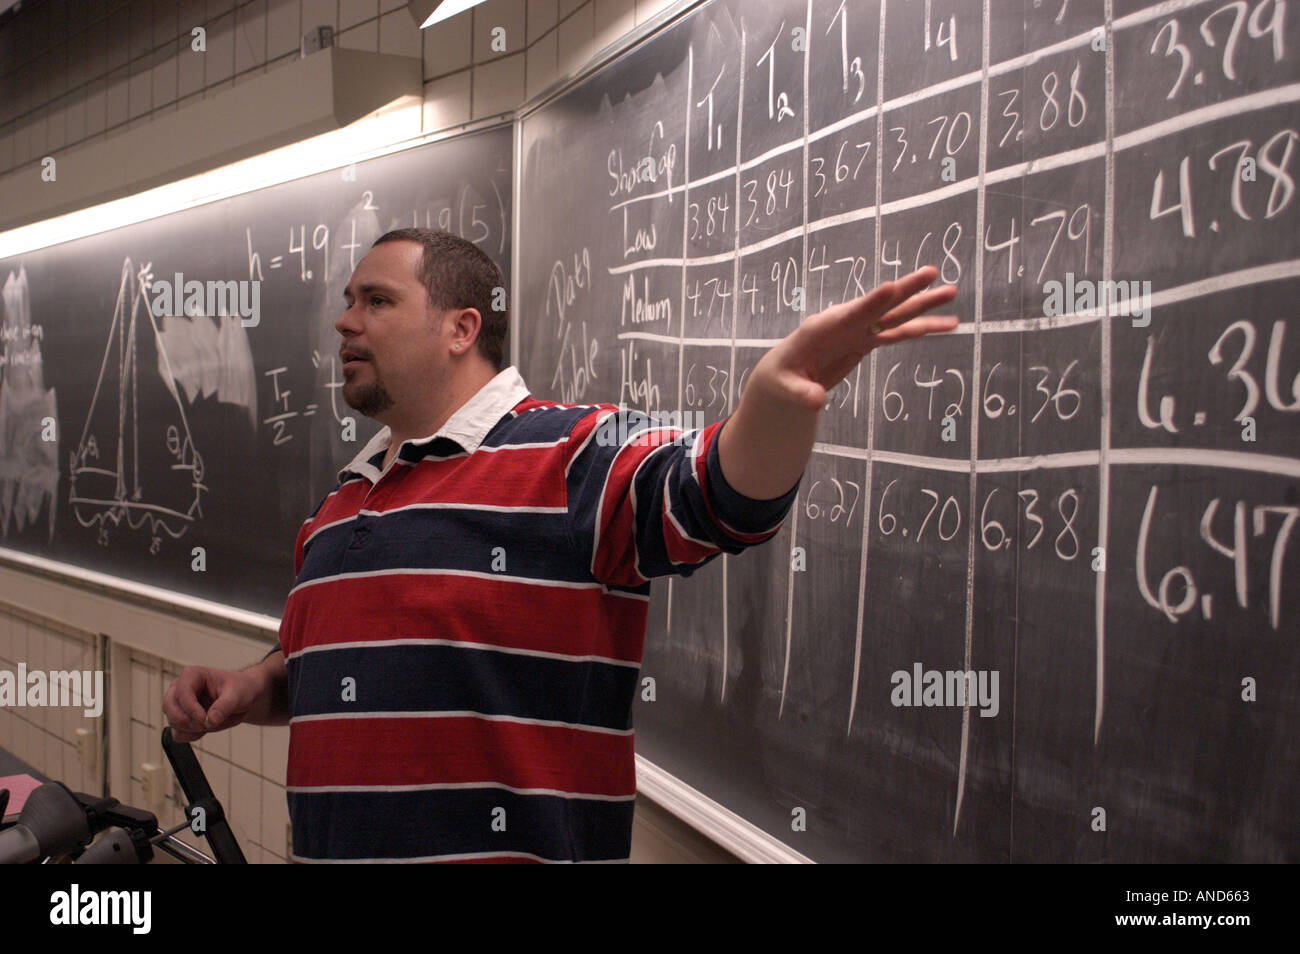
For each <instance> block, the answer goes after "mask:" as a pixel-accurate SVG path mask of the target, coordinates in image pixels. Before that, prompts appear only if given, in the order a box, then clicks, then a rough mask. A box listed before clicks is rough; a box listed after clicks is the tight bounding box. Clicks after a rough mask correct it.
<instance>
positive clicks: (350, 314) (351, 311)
mask: <svg viewBox="0 0 1300 954" xmlns="http://www.w3.org/2000/svg"><path fill="white" fill-rule="evenodd" d="M359 312H360V309H359V308H358V307H357V306H356V304H355V303H353V304H351V305H348V307H347V308H346V309H345V310H344V311H343V314H341V315H339V316H338V318H336V319H335V320H334V330H335V331H337V332H338V333H339V334H341V335H349V334H353V335H355V334H358V333H359V332H360V331H361V318H360V314H359Z"/></svg>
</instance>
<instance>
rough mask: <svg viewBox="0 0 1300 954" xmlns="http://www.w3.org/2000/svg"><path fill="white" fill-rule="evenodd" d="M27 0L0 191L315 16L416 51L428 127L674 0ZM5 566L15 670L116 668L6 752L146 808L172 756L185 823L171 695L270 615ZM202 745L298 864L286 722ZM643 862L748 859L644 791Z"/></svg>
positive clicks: (258, 646) (152, 113)
mask: <svg viewBox="0 0 1300 954" xmlns="http://www.w3.org/2000/svg"><path fill="white" fill-rule="evenodd" d="M25 5H26V6H27V10H26V11H24V13H23V15H22V16H20V17H18V18H15V19H14V20H12V21H11V22H10V23H9V24H8V25H7V26H6V27H0V189H3V187H4V186H5V185H6V178H5V177H6V174H9V175H12V174H13V173H15V171H18V170H20V169H21V167H23V166H25V165H27V164H30V163H34V162H38V161H39V160H40V159H41V157H43V156H47V155H51V154H58V155H63V154H66V153H68V152H69V151H71V150H74V149H76V148H79V147H86V146H90V145H92V144H95V143H98V142H101V141H103V140H105V139H106V138H108V137H113V136H120V135H123V134H125V133H126V132H128V131H130V130H134V129H138V128H141V127H143V126H146V125H147V124H149V123H151V122H155V121H156V120H158V119H159V118H160V117H162V116H164V115H166V114H168V113H170V112H173V111H175V110H179V109H184V108H185V107H186V106H188V105H190V104H193V103H195V102H197V101H199V100H202V99H205V98H208V97H213V96H219V95H220V94H221V93H222V92H224V91H226V90H229V89H232V88H233V87H234V86H236V85H238V84H240V83H244V82H247V81H249V80H250V79H253V78H255V77H259V76H262V75H264V74H267V73H270V72H274V71H275V70H276V69H279V68H281V67H283V66H285V65H287V64H290V63H292V62H294V61H295V60H296V59H297V57H298V55H299V54H298V49H299V39H300V37H301V35H302V34H303V33H304V32H307V31H309V30H310V29H311V28H313V27H315V26H318V25H329V26H331V27H333V28H334V30H335V33H336V37H335V42H336V44H337V45H339V46H342V47H351V48H356V49H362V50H367V51H370V52H380V53H393V54H399V55H404V56H411V57H420V58H421V61H422V64H423V79H424V87H423V88H424V97H423V111H422V125H423V131H424V132H426V133H428V132H436V131H439V130H444V129H449V128H454V127H455V126H457V125H459V124H462V123H467V122H471V121H474V120H477V119H481V118H484V117H489V116H493V115H496V114H499V113H502V112H509V111H512V110H514V109H516V108H517V107H518V106H520V105H521V104H523V103H524V102H526V101H527V100H529V99H530V98H532V97H534V96H536V95H537V94H538V93H540V92H541V91H543V90H545V89H546V88H547V87H548V86H550V85H551V84H552V83H554V82H555V81H556V80H557V79H559V78H560V77H562V76H564V75H566V74H569V73H572V72H576V71H577V70H579V69H581V67H582V66H583V64H585V63H587V62H589V61H590V60H591V58H592V57H593V55H594V54H596V53H597V52H598V51H600V50H602V49H604V48H605V47H607V46H609V45H610V44H616V43H618V42H619V41H620V39H621V38H623V37H625V36H626V34H628V33H629V31H632V30H633V29H634V28H635V27H636V26H637V25H639V24H641V23H644V22H645V21H646V20H647V19H648V18H650V17H652V16H654V15H656V14H658V13H660V12H661V11H663V10H664V9H665V8H666V7H669V6H672V5H673V2H672V0H585V2H580V0H526V2H525V0H489V2H487V3H485V4H483V5H482V6H480V7H477V8H475V9H473V10H471V11H468V12H466V13H463V14H461V15H459V16H457V17H455V18H453V19H451V20H449V21H446V22H444V23H442V24H440V25H439V26H438V28H437V29H436V30H426V31H424V34H423V35H421V34H420V32H419V31H418V30H417V29H416V28H415V26H414V23H413V21H412V19H411V17H410V14H409V13H407V11H406V9H405V4H404V3H403V2H402V0H252V2H248V3H236V2H235V0H206V2H205V0H104V2H102V3H84V2H80V0H27V3H26V4H25ZM197 25H203V26H204V27H205V28H206V30H207V52H206V53H205V54H204V55H203V56H202V57H197V56H192V55H186V54H187V53H188V52H189V48H190V29H191V28H192V27H193V26H197ZM495 26H504V27H505V28H506V37H507V50H506V51H505V52H501V53H498V52H494V51H493V50H492V49H491V48H490V45H489V44H490V38H491V37H490V30H491V29H492V28H493V27H495ZM516 37H522V38H523V41H524V42H523V44H522V46H521V45H520V44H519V43H518V42H517V41H516V40H515V39H514V38H516ZM12 182H13V180H12V179H10V180H9V183H10V184H12ZM289 558H290V555H289V554H286V559H289ZM3 564H4V561H2V560H0V669H8V670H10V671H14V670H16V667H17V664H18V663H19V662H25V663H26V664H27V666H28V668H29V669H41V670H51V669H88V668H94V667H96V666H97V667H99V668H103V669H104V670H105V671H106V674H107V680H106V681H107V682H108V684H109V687H108V689H107V690H106V691H107V693H108V697H109V698H108V701H107V704H106V709H105V713H104V716H103V717H102V718H101V719H87V718H85V717H84V716H83V715H82V714H81V712H80V710H72V709H51V708H33V709H17V708H0V749H4V750H7V751H8V752H10V753H12V754H14V755H16V756H17V757H18V758H20V759H22V760H23V761H25V762H27V763H28V764H30V765H32V766H33V767H35V768H36V769H37V770H39V771H41V772H43V773H45V774H47V775H49V776H50V777H53V778H57V779H60V780H62V781H64V782H65V783H67V784H68V785H69V786H70V787H72V788H74V789H76V790H81V791H89V792H94V791H103V792H106V793H108V794H112V795H114V796H116V797H118V798H121V799H123V800H124V801H127V802H129V803H131V804H135V805H144V804H146V801H147V800H148V795H147V793H146V791H145V787H144V786H145V778H144V776H145V774H146V771H147V770H146V769H145V766H146V765H157V766H159V767H161V768H162V776H161V777H162V778H163V779H164V784H163V785H162V786H159V787H160V788H162V789H163V791H162V792H161V793H159V796H158V801H157V802H156V803H155V808H156V811H157V814H158V815H159V818H160V822H161V823H163V824H164V825H166V824H175V823H176V822H179V821H180V820H181V816H180V809H179V807H178V804H177V801H176V795H175V794H174V791H173V787H172V781H171V779H172V776H171V773H170V771H169V769H168V768H167V767H166V761H165V759H164V757H163V755H162V752H161V746H160V744H159V732H160V730H161V727H162V724H163V719H162V711H161V700H162V694H163V692H164V691H165V690H166V688H167V686H168V685H169V684H170V682H171V680H172V679H173V678H174V677H175V675H176V674H177V673H178V672H179V671H180V669H181V668H182V667H183V666H185V665H189V664H199V663H201V664H204V665H213V666H224V667H231V668H238V667H242V666H244V665H247V664H249V663H251V662H254V661H256V659H257V658H258V657H259V656H260V655H261V654H262V653H264V652H265V649H266V647H267V645H269V644H270V643H272V642H273V641H274V627H273V625H271V624H270V623H267V624H264V625H263V626H261V627H260V631H259V627H258V626H257V625H247V626H243V627H238V628H234V627H225V626H223V625H222V623H221V621H220V620H219V619H217V618H215V617H212V616H207V615H204V614H201V613H200V614H195V613H193V612H185V611H180V610H175V609H171V608H169V607H168V606H167V605H166V604H165V603H161V602H158V601H151V600H148V599H142V598H140V597H131V596H124V595H122V594H120V593H114V592H113V591H112V590H111V589H108V588H104V587H98V586H94V587H92V586H85V585H78V584H75V583H71V582H69V581H67V580H66V579H64V580H60V579H58V578H56V577H52V576H50V575H49V574H48V573H33V572H30V571H28V570H25V569H22V568H18V567H15V566H14V565H12V564H8V565H3ZM236 630H238V631H236ZM86 728H89V729H91V730H92V732H91V735H92V739H91V740H89V741H88V742H84V743H83V746H82V749H83V751H84V750H85V749H86V748H90V749H91V750H92V757H91V758H90V760H89V761H90V764H89V765H87V764H85V762H83V759H82V757H80V756H79V755H78V751H77V739H78V736H77V730H78V729H86ZM197 748H198V749H199V751H200V759H201V761H202V763H203V766H204V770H205V772H206V773H207V775H208V777H209V780H210V781H211V783H212V787H213V790H214V792H215V793H216V795H217V797H218V798H219V799H221V801H222V803H223V805H224V806H225V807H226V810H227V812H228V814H229V815H230V817H231V821H232V827H233V828H234V830H235V834H236V837H237V838H238V839H239V841H240V843H241V846H242V847H243V849H244V851H245V854H246V855H247V856H248V859H249V861H251V862H264V863H278V862H283V861H284V860H285V857H286V852H287V848H286V831H285V827H286V825H287V822H288V816H287V810H286V807H285V799H284V764H285V758H286V756H287V751H288V729H287V728H279V727H258V726H240V727H237V728H235V729H234V730H231V731H229V732H221V733H217V734H215V735H213V736H211V737H209V738H207V739H204V740H203V741H202V742H200V743H198V745H197ZM632 860H633V861H634V862H636V861H735V860H736V859H735V858H734V857H733V856H732V855H730V854H729V853H728V852H726V851H725V850H724V849H722V848H721V847H719V846H717V845H715V844H714V843H713V842H711V841H710V840H709V839H707V838H705V837H703V836H702V835H700V834H699V833H698V832H696V831H695V830H694V829H693V828H691V827H689V826H688V825H686V824H684V823H683V822H681V821H680V820H679V819H677V818H676V817H675V816H673V815H672V814H670V813H668V812H666V811H665V810H663V809H661V808H659V807H658V806H656V805H654V804H653V803H650V802H648V801H647V800H645V799H644V798H640V797H639V798H638V803H637V814H636V824H635V828H634V834H633V846H632Z"/></svg>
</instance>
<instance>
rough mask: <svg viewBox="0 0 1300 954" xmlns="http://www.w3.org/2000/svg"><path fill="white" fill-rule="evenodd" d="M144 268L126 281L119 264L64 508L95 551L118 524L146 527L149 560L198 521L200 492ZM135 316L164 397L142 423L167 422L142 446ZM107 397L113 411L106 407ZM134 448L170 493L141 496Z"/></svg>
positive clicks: (198, 459)
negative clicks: (93, 537)
mask: <svg viewBox="0 0 1300 954" xmlns="http://www.w3.org/2000/svg"><path fill="white" fill-rule="evenodd" d="M152 268H153V263H152V262H146V263H145V264H144V265H142V266H141V267H140V270H139V272H136V273H133V272H132V265H131V259H130V258H127V259H126V260H125V261H124V262H123V263H122V280H121V285H120V286H119V288H118V292H117V302H116V304H115V305H114V307H113V324H112V326H111V327H110V328H109V332H108V341H107V342H106V344H105V347H104V360H103V361H102V362H101V364H100V367H99V379H98V380H97V381H96V382H95V391H94V395H93V396H92V398H91V401H90V410H89V412H88V413H87V414H86V426H85V428H84V429H83V430H82V432H81V440H80V441H79V442H78V444H77V449H76V450H75V451H74V452H73V453H72V461H71V469H70V484H71V490H70V493H69V496H70V501H69V502H70V503H71V504H72V510H73V513H74V514H75V515H76V518H77V521H78V522H79V523H80V524H81V525H82V526H83V527H98V530H99V543H100V545H101V546H107V545H108V536H109V528H110V527H112V528H116V527H120V526H121V525H122V524H124V523H125V524H126V526H127V527H129V528H130V529H132V530H138V529H139V528H140V527H142V526H145V525H146V524H147V525H148V528H149V531H150V532H151V533H152V535H153V542H152V545H151V547H150V552H152V553H156V552H158V546H159V543H160V542H161V534H162V533H166V534H167V535H168V536H169V537H171V538H172V539H178V538H180V537H181V536H183V535H184V533H185V531H186V530H188V529H189V527H190V525H191V524H193V522H194V521H195V520H196V519H198V518H200V517H202V516H203V511H202V508H201V503H202V498H203V494H204V492H205V491H206V490H207V487H206V486H205V485H204V484H203V457H202V456H201V455H200V454H199V452H198V450H197V449H196V448H195V447H194V442H193V439H192V435H191V434H190V428H189V423H188V421H187V420H186V418H185V408H184V402H182V401H181V399H180V395H179V394H178V393H177V391H176V386H175V383H174V375H173V374H172V370H171V365H170V363H169V362H168V360H167V351H166V349H165V348H164V346H163V342H162V339H161V336H160V335H159V331H158V326H157V325H156V324H155V323H154V317H153V314H152V312H151V311H150V309H149V300H148V298H147V296H146V293H147V291H148V289H149V286H150V283H151V281H152V278H153V275H152ZM141 312H143V313H144V315H145V316H146V317H147V318H148V319H149V328H150V329H151V330H152V333H153V341H154V345H155V347H156V348H157V353H158V374H159V377H160V378H161V380H162V383H163V384H164V385H165V386H166V388H167V391H168V393H169V394H170V396H171V401H170V403H169V402H166V401H165V400H164V401H163V406H162V407H161V408H152V407H151V413H150V417H151V419H152V420H154V421H156V420H157V419H158V418H159V417H162V418H163V419H164V420H166V419H168V418H172V419H173V423H169V424H167V426H166V429H165V432H164V433H163V434H162V435H159V434H157V433H156V429H155V432H154V433H153V434H152V435H150V434H146V437H145V441H146V443H145V444H144V445H141V442H140V440H141V439H140V415H139V403H140V398H139V390H140V383H141V378H140V364H139V361H138V357H137V350H138V343H137V339H136V327H137V325H136V323H137V319H138V317H139V316H140V314H141ZM114 396H116V398H117V405H116V408H114V407H113V405H112V401H113V398H114ZM160 411H161V413H159V412H160ZM114 412H116V413H114ZM142 447H143V449H144V451H145V453H146V459H147V460H149V461H151V462H153V461H156V462H157V464H156V466H165V467H166V468H167V469H170V470H171V471H173V472H175V473H176V474H177V480H176V481H175V483H174V485H172V486H168V487H155V486H150V487H149V488H147V491H146V487H145V486H144V485H143V484H142V483H141V481H140V456H141V450H142ZM146 473H147V474H148V475H149V476H150V478H151V479H152V480H155V481H160V478H158V477H157V476H156V473H157V472H156V470H154V469H152V468H147V469H146ZM160 482H161V481H160ZM169 498H170V499H169Z"/></svg>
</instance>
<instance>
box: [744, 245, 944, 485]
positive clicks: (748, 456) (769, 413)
mask: <svg viewBox="0 0 1300 954" xmlns="http://www.w3.org/2000/svg"><path fill="white" fill-rule="evenodd" d="M938 274H939V273H938V271H937V270H936V269H934V268H933V267H930V266H927V267H926V268H923V269H921V270H920V271H917V272H913V273H912V274H910V275H906V276H904V277H903V278H900V279H899V280H898V281H895V282H885V283H884V284H883V285H880V286H879V287H877V288H874V289H872V290H871V291H870V292H868V293H867V294H865V295H863V296H862V297H861V298H855V299H854V300H853V301H849V302H845V303H844V304H842V305H836V306H834V307H832V308H828V309H826V310H825V311H823V312H819V313H817V314H815V315H812V316H811V317H809V318H808V319H807V320H806V321H804V322H803V323H802V324H801V325H800V326H799V327H798V328H796V329H795V330H794V331H793V332H791V333H790V334H789V335H787V336H786V337H785V338H783V339H782V340H781V341H779V342H777V344H776V345H774V346H773V347H772V349H771V350H770V351H768V352H767V354H765V355H763V357H762V359H760V360H759V362H758V364H756V365H755V366H754V370H753V371H752V372H751V373H750V375H749V380H748V381H747V382H746V384H745V393H744V395H743V396H742V397H741V399H740V404H739V406H738V407H737V408H736V412H735V413H734V414H732V415H731V417H730V418H728V419H727V425H726V427H724V428H723V429H722V433H721V434H720V435H719V436H718V459H719V463H720V464H721V465H722V473H723V476H724V477H725V478H726V480H727V483H728V484H730V485H731V487H732V488H734V489H735V490H736V491H737V492H739V493H741V494H744V495H745V496H747V497H752V498H754V499H756V500H771V499H773V498H775V497H780V496H781V495H783V494H785V493H786V492H787V491H789V490H790V488H791V487H793V486H794V485H795V484H796V483H797V482H798V480H799V478H800V476H801V475H802V474H803V471H804V468H805V467H806V466H807V464H808V458H809V456H810V455H811V454H812V446H813V442H814V440H815V439H816V433H817V415H818V414H819V413H820V412H821V410H822V408H823V407H824V406H825V403H826V392H827V391H829V390H830V389H831V388H833V387H835V385H836V384H838V383H839V382H840V381H842V380H843V379H844V378H845V377H846V376H847V375H848V374H849V372H851V371H852V370H853V369H854V368H856V367H857V366H858V362H860V361H861V360H862V359H863V358H864V357H866V356H867V355H868V354H869V353H870V352H871V351H873V350H874V349H876V348H879V347H880V346H881V345H887V344H894V343H896V342H899V341H907V340H909V339H912V338H919V337H921V336H923V335H927V334H932V333H934V332H941V331H951V330H952V329H953V328H956V327H957V319H956V318H955V317H952V316H944V317H928V318H922V317H919V316H921V315H922V314H924V313H925V312H927V311H929V310H930V309H932V308H937V307H939V306H940V305H943V304H946V303H947V302H950V301H952V299H953V297H954V296H955V295H956V294H957V289H956V287H955V286H953V285H943V286H940V287H939V288H934V289H930V290H928V291H927V290H926V289H927V288H929V286H930V284H931V283H932V282H933V281H934V280H935V278H937V277H938Z"/></svg>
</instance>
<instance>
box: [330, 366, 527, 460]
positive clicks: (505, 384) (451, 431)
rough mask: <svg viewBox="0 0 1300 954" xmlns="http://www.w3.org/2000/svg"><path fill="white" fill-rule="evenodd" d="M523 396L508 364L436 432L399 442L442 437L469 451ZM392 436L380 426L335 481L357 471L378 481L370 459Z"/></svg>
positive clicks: (419, 442)
mask: <svg viewBox="0 0 1300 954" xmlns="http://www.w3.org/2000/svg"><path fill="white" fill-rule="evenodd" d="M526 397H528V386H527V385H526V384H524V379H523V378H522V377H520V375H519V372H518V371H517V370H516V369H515V367H514V366H513V365H511V366H510V367H508V368H506V369H505V370H504V371H502V372H500V373H499V374H497V376H496V377H494V378H493V379H492V380H491V381H489V382H488V383H487V384H485V385H483V387H481V388H479V390H478V392H477V393H476V394H475V395H474V396H473V397H472V398H470V399H469V400H468V401H466V402H465V403H464V404H462V405H461V406H460V408H459V409H457V410H456V412H455V413H454V414H452V416H451V417H449V418H447V422H446V423H445V424H443V425H442V427H440V428H438V430H437V431H435V432H434V433H432V434H430V435H429V436H428V437H418V438H413V439H411V440H408V441H403V442H402V444H403V446H405V445H407V444H413V445H422V444H429V443H432V442H433V441H435V440H437V439H438V438H440V437H446V438H449V439H450V440H453V441H455V442H456V443H457V444H459V445H460V446H461V447H462V448H464V449H465V451H466V452H467V453H470V454H472V453H474V452H475V451H476V450H478V448H479V445H480V444H482V443H483V438H485V437H487V434H488V431H490V430H492V428H493V427H495V426H496V424H497V422H498V421H500V420H501V418H502V417H504V416H505V415H506V413H507V412H509V411H510V409H511V408H513V407H514V406H515V405H516V404H518V403H519V402H520V401H522V400H523V399H524V398H526ZM392 436H393V432H392V429H391V428H390V427H389V426H388V425H387V424H385V425H384V426H383V427H382V428H380V431H379V433H378V434H376V435H375V436H374V437H372V438H371V439H370V440H369V441H368V442H367V443H366V446H365V447H364V448H362V450H361V453H359V454H357V456H356V457H354V458H352V461H351V462H350V463H349V464H348V465H347V466H346V467H344V468H343V469H342V470H340V471H339V482H340V483H341V482H342V481H343V480H344V478H345V476H346V475H347V474H349V473H352V474H360V475H361V476H363V477H368V478H370V480H371V481H376V480H378V479H379V476H380V474H381V473H382V471H381V468H379V467H376V466H375V465H374V464H373V463H372V462H371V458H373V457H374V456H375V455H376V454H378V453H381V452H386V451H387V450H388V444H389V441H390V439H391V438H392ZM399 450H400V449H399Z"/></svg>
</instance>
